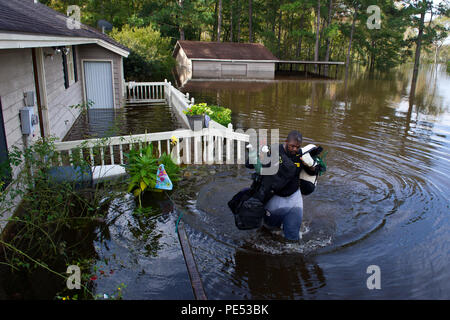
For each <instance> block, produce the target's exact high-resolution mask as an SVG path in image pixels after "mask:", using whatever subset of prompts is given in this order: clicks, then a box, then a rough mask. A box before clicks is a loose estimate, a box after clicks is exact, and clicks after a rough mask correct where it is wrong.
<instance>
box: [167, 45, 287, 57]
mask: <svg viewBox="0 0 450 320" xmlns="http://www.w3.org/2000/svg"><path fill="white" fill-rule="evenodd" d="M179 46H181V47H182V48H183V50H184V52H185V53H186V55H187V56H188V58H201V59H233V60H278V58H277V57H275V56H274V55H273V54H272V53H271V52H270V51H269V49H267V48H266V47H265V46H264V45H263V44H260V43H237V42H207V41H188V40H179V41H178V42H177V45H176V47H175V50H174V52H173V56H176V55H177V53H178V50H179Z"/></svg>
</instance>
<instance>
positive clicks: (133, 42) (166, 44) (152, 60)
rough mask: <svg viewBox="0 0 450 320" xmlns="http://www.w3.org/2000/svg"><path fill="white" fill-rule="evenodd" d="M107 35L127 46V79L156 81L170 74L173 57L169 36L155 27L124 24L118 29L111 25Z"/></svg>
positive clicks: (173, 63) (173, 64)
mask: <svg viewBox="0 0 450 320" xmlns="http://www.w3.org/2000/svg"><path fill="white" fill-rule="evenodd" d="M110 36H111V37H113V38H114V39H115V40H116V41H117V42H119V43H121V44H123V45H124V46H126V47H128V48H129V49H130V50H131V52H130V55H129V57H128V58H127V59H124V71H125V74H126V79H127V80H133V81H160V80H162V79H164V78H168V77H169V75H170V74H171V72H170V70H171V69H172V68H173V67H174V66H175V60H174V59H173V57H172V46H171V43H170V38H167V37H162V36H161V33H160V32H159V30H158V29H157V28H156V27H154V26H152V25H149V26H146V27H131V26H129V25H124V26H123V27H122V29H121V30H120V31H119V30H118V29H117V28H114V29H113V30H112V31H111V33H110Z"/></svg>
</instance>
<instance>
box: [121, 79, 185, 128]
mask: <svg viewBox="0 0 450 320" xmlns="http://www.w3.org/2000/svg"><path fill="white" fill-rule="evenodd" d="M125 89H126V101H127V103H129V104H144V103H167V104H168V105H170V106H171V107H173V108H174V109H175V111H176V112H177V114H178V115H179V117H180V118H181V120H182V121H183V123H184V124H185V125H186V126H187V127H188V128H189V121H188V119H187V117H186V115H185V114H184V113H183V110H186V109H187V108H188V107H189V106H191V105H193V104H194V98H189V93H186V94H184V93H182V92H180V91H179V90H178V89H177V88H175V87H174V86H172V84H171V83H170V82H167V80H164V82H133V81H130V82H125Z"/></svg>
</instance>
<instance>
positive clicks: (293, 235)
mask: <svg viewBox="0 0 450 320" xmlns="http://www.w3.org/2000/svg"><path fill="white" fill-rule="evenodd" d="M301 144H302V135H301V133H300V132H298V131H291V132H290V133H289V134H288V136H287V138H286V141H285V143H284V144H280V145H279V152H280V167H279V172H278V173H277V175H279V174H281V175H282V176H284V178H285V180H284V182H282V183H280V184H279V185H278V186H277V188H276V189H275V190H274V195H273V196H272V197H271V198H270V200H269V202H267V203H266V205H265V209H266V210H267V212H266V215H265V216H264V227H265V228H266V229H269V230H274V229H277V228H280V227H281V225H283V233H284V237H285V239H286V240H288V241H298V240H299V238H300V226H301V224H302V217H303V199H302V194H301V192H300V188H299V176H300V171H301V170H302V165H301ZM286 161H287V162H290V163H283V162H286ZM280 170H281V171H284V172H280Z"/></svg>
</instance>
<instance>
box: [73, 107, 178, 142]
mask: <svg viewBox="0 0 450 320" xmlns="http://www.w3.org/2000/svg"><path fill="white" fill-rule="evenodd" d="M88 112H89V114H88V115H81V116H80V117H79V118H78V119H77V121H76V123H75V124H74V125H73V127H72V129H71V130H70V131H69V133H68V134H67V135H66V137H65V138H64V141H72V140H82V139H86V138H103V137H109V136H122V135H129V134H142V133H145V132H148V133H151V132H163V131H171V130H175V129H178V128H181V127H182V126H183V125H182V122H180V121H179V119H178V118H177V116H176V114H175V112H174V111H173V110H172V109H171V108H170V107H169V106H168V105H165V104H162V105H161V104H160V105H126V106H124V107H123V108H119V109H90V110H89V111H88Z"/></svg>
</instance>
